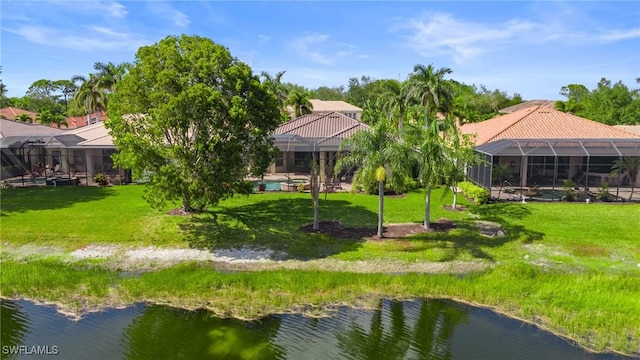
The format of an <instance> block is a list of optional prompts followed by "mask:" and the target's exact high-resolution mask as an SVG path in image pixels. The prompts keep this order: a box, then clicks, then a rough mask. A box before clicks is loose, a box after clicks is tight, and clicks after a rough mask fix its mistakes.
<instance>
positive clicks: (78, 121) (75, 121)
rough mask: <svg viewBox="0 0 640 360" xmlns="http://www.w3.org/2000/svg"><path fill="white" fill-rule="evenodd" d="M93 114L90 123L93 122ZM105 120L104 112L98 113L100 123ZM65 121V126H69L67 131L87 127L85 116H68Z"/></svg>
mask: <svg viewBox="0 0 640 360" xmlns="http://www.w3.org/2000/svg"><path fill="white" fill-rule="evenodd" d="M95 117H96V115H95V113H92V114H91V121H95ZM106 119H107V113H106V112H104V111H101V112H100V121H104V120H106ZM65 120H67V124H68V125H69V129H75V128H79V127H83V126H87V115H82V116H69V117H67V118H66V119H65Z"/></svg>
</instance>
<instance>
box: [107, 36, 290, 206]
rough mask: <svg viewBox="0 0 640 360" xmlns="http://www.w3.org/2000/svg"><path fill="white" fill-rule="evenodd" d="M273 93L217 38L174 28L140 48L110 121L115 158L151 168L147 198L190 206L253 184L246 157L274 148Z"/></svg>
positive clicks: (111, 109)
mask: <svg viewBox="0 0 640 360" xmlns="http://www.w3.org/2000/svg"><path fill="white" fill-rule="evenodd" d="M278 120H279V110H278V104H277V101H276V98H275V97H274V96H273V95H272V94H270V93H269V92H268V90H267V89H266V87H265V86H264V85H263V84H261V83H260V79H259V77H258V76H256V75H254V74H253V73H252V71H251V68H250V67H249V66H248V65H247V64H245V63H242V62H240V61H238V60H237V59H235V58H234V57H232V56H231V54H230V53H229V50H228V49H226V48H225V47H223V46H221V45H219V44H216V43H214V42H213V41H212V40H210V39H207V38H203V37H199V36H187V35H182V36H180V37H176V36H169V37H166V38H165V39H163V40H161V41H160V42H159V43H157V44H154V45H151V46H145V47H142V48H140V49H139V50H138V52H137V53H136V60H135V62H134V64H133V65H132V66H131V68H130V71H129V74H128V75H127V76H125V77H124V78H123V79H122V80H121V81H120V82H119V83H118V84H117V85H116V91H115V92H114V94H112V99H111V102H110V106H109V121H108V122H107V123H106V126H107V127H108V128H109V129H111V135H112V136H113V138H114V143H115V145H116V147H117V148H118V153H117V154H116V155H115V156H114V160H115V163H116V164H117V165H119V166H122V167H124V168H130V169H132V170H133V172H134V176H136V175H139V174H143V173H144V174H147V175H148V179H149V183H148V185H147V186H146V188H145V198H146V200H147V201H148V202H149V203H150V204H152V205H154V206H157V207H159V206H162V205H163V204H164V203H165V202H166V201H176V200H177V201H181V203H182V207H181V209H182V210H183V211H184V212H189V211H191V210H193V209H194V208H195V209H202V208H205V207H208V206H214V205H215V204H217V203H218V202H219V201H220V200H222V199H225V198H227V197H229V196H232V195H233V194H234V193H248V192H251V190H252V186H251V184H250V183H247V182H246V181H244V179H245V177H246V176H247V175H248V172H249V167H248V166H247V165H248V164H252V163H253V164H255V163H259V162H261V161H262V160H264V159H257V160H256V157H259V156H261V155H262V154H264V153H265V151H270V149H271V148H272V147H273V143H272V141H271V140H270V137H269V134H270V133H271V132H272V131H273V130H274V129H275V128H276V126H277V125H278Z"/></svg>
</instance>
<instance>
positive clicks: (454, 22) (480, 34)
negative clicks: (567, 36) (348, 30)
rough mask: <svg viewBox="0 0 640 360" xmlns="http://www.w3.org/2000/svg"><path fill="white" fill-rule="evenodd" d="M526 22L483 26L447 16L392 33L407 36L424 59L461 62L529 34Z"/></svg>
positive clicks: (415, 21) (426, 19)
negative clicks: (443, 57)
mask: <svg viewBox="0 0 640 360" xmlns="http://www.w3.org/2000/svg"><path fill="white" fill-rule="evenodd" d="M535 27H536V25H535V24H534V23H531V22H529V21H522V20H511V21H508V22H506V23H503V24H492V25H489V24H482V23H477V22H469V21H463V20H458V19H455V18H454V17H452V16H451V15H449V14H442V13H440V14H434V15H428V16H426V17H423V18H421V19H412V20H408V21H405V22H404V23H403V24H399V25H396V26H394V27H392V28H391V31H398V30H406V31H408V32H409V33H410V36H409V45H410V46H411V47H412V48H413V49H414V50H415V51H416V52H418V53H419V54H421V55H423V56H434V55H452V56H453V58H454V60H455V61H456V62H463V61H465V60H467V59H471V58H473V57H476V56H478V55H480V54H482V53H483V52H486V51H487V50H488V49H490V48H491V47H492V46H494V44H497V43H501V42H505V41H508V40H511V39H513V38H516V37H519V36H521V35H522V34H526V33H528V32H530V31H532V30H533V29H534V28H535Z"/></svg>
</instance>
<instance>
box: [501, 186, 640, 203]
mask: <svg viewBox="0 0 640 360" xmlns="http://www.w3.org/2000/svg"><path fill="white" fill-rule="evenodd" d="M505 189H512V190H513V191H514V193H506V192H505ZM538 189H539V190H540V191H549V192H550V191H552V190H555V191H561V192H564V189H563V188H562V187H556V188H552V187H550V186H549V187H539V188H538ZM499 190H500V188H499V187H497V186H494V187H492V188H491V197H492V198H494V199H497V198H498V193H500V200H506V201H522V195H524V197H525V201H530V200H531V201H552V200H551V199H550V198H541V197H537V196H536V193H535V192H533V191H531V189H530V188H529V187H523V188H522V192H521V191H520V188H519V187H515V186H511V187H503V188H502V191H499ZM589 191H590V193H591V194H592V195H596V194H598V192H599V191H600V188H598V187H590V188H589ZM609 193H610V194H611V196H613V197H615V196H616V193H617V195H618V198H620V199H624V201H625V202H626V201H629V195H631V188H630V187H624V188H623V187H621V188H620V190H619V191H618V190H617V189H616V188H615V187H614V188H609ZM553 201H561V200H560V199H558V198H556V199H554V200H553ZM632 201H633V202H639V201H640V188H634V189H633V199H632Z"/></svg>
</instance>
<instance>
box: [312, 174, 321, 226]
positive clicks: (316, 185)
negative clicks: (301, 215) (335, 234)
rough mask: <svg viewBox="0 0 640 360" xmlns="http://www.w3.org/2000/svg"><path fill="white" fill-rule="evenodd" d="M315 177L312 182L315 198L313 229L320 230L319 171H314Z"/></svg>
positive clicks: (313, 196)
mask: <svg viewBox="0 0 640 360" xmlns="http://www.w3.org/2000/svg"><path fill="white" fill-rule="evenodd" d="M311 176H312V177H313V183H312V184H311V196H312V198H313V230H315V231H318V230H320V221H319V217H320V216H319V214H318V207H319V206H318V199H319V197H320V196H319V195H320V194H319V192H320V191H319V190H320V184H319V181H318V180H319V179H318V175H317V171H314V174H313V175H311Z"/></svg>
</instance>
